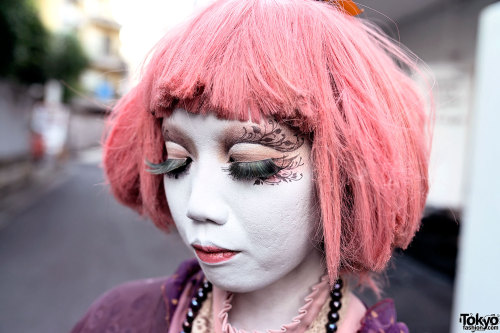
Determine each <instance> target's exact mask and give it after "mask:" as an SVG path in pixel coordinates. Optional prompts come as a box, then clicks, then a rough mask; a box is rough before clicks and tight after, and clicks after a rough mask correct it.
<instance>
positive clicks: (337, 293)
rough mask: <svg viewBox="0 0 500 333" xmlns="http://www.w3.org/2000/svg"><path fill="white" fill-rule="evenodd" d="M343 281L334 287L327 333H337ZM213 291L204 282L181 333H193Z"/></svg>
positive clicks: (338, 281) (331, 294)
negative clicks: (202, 306) (208, 296)
mask: <svg viewBox="0 0 500 333" xmlns="http://www.w3.org/2000/svg"><path fill="white" fill-rule="evenodd" d="M342 286H343V283H342V279H338V280H337V281H336V282H335V284H334V285H333V289H332V291H331V292H330V298H331V300H330V304H329V305H330V311H329V312H328V323H327V324H326V326H325V328H326V332H327V333H333V332H337V328H338V326H337V323H338V321H339V319H340V317H339V310H340V308H341V307H342V303H341V302H340V300H341V299H342V292H341V290H342ZM211 291H212V284H211V283H210V282H208V281H204V282H203V285H202V286H201V287H200V288H199V289H198V292H197V293H196V295H195V296H194V297H193V299H192V300H191V303H189V308H188V311H187V314H186V319H185V320H184V323H183V324H182V331H181V333H191V330H192V328H193V321H194V318H196V315H197V314H198V311H199V310H200V308H201V305H202V304H203V302H204V301H205V300H206V299H207V295H208V293H210V292H211Z"/></svg>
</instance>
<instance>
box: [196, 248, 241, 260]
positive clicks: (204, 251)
mask: <svg viewBox="0 0 500 333" xmlns="http://www.w3.org/2000/svg"><path fill="white" fill-rule="evenodd" d="M192 246H193V248H194V251H195V252H196V255H197V256H198V258H200V260H201V261H203V262H206V263H208V264H216V263H219V262H223V261H226V260H229V259H231V258H232V257H233V256H235V255H236V254H238V253H239V251H231V250H228V249H223V248H220V247H216V246H201V245H196V244H193V245H192Z"/></svg>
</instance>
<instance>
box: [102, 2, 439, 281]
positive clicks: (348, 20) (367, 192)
mask: <svg viewBox="0 0 500 333" xmlns="http://www.w3.org/2000/svg"><path fill="white" fill-rule="evenodd" d="M401 64H402V65H404V67H405V70H402V69H401ZM408 69H410V70H413V71H415V70H417V66H416V65H415V63H414V62H413V60H411V58H410V57H409V56H407V54H406V53H405V52H403V51H402V50H401V49H400V48H399V47H398V46H396V44H395V43H394V42H392V41H391V40H389V38H387V37H385V36H384V35H383V33H381V32H379V31H378V30H377V29H376V28H374V27H373V26H371V25H370V24H368V23H366V22H364V20H363V19H360V18H358V17H352V16H349V15H347V14H346V13H345V12H343V11H342V10H340V9H339V8H337V7H335V6H333V5H331V4H328V3H324V2H318V1H313V0H245V1H242V0H220V1H217V2H215V3H213V4H212V5H210V6H209V7H207V8H206V9H204V10H203V11H201V12H200V13H198V14H197V15H196V16H195V17H193V18H192V19H191V20H189V21H188V22H186V23H184V24H183V25H181V26H179V27H177V28H176V29H174V30H172V31H171V32H170V33H168V34H167V35H166V36H165V37H164V38H163V39H162V40H160V41H159V43H158V44H157V45H156V46H155V48H154V49H153V50H152V52H151V53H150V55H149V57H148V59H147V61H146V62H145V64H144V66H143V71H142V74H141V79H140V82H139V83H138V84H137V85H136V86H135V87H134V88H133V89H132V90H131V91H130V92H129V93H128V94H126V95H125V96H124V97H123V98H122V99H121V100H120V101H119V102H118V103H117V105H116V106H115V108H114V110H113V113H112V116H111V117H110V120H109V123H108V126H109V132H108V135H107V137H106V139H105V143H104V148H105V149H104V168H105V172H106V174H107V179H108V182H109V184H110V186H111V189H112V192H113V194H114V195H115V196H116V197H117V199H118V200H119V201H120V202H121V203H123V204H125V205H127V206H129V207H131V208H132V209H134V210H136V211H137V212H138V213H139V214H141V215H143V216H145V217H149V218H150V219H151V220H152V221H153V222H154V223H155V225H156V226H157V227H158V228H160V229H161V230H164V231H168V230H169V229H170V228H171V227H172V226H173V225H174V222H173V220H172V216H171V214H170V211H169V207H168V204H167V200H166V197H165V193H164V189H163V177H162V176H161V175H152V174H151V173H149V172H148V171H147V169H148V167H147V165H145V160H146V159H147V160H148V161H150V162H153V163H159V162H161V161H163V160H164V158H165V155H166V152H165V148H164V139H163V136H162V133H161V124H162V118H163V117H168V116H169V115H170V114H171V112H172V111H173V110H174V109H175V108H179V107H180V108H184V109H186V110H187V111H188V112H192V113H199V114H206V113H213V114H215V115H216V116H217V117H219V118H221V119H231V120H240V121H247V120H252V121H255V122H259V121H260V120H261V117H266V118H273V119H276V120H277V121H278V122H283V123H286V124H288V125H289V126H292V127H294V128H296V129H298V130H299V131H300V132H302V133H304V134H307V135H308V136H309V137H311V138H312V151H311V158H312V164H313V165H314V175H315V182H316V189H317V196H318V200H319V203H318V207H319V209H320V216H321V223H322V229H323V241H324V244H325V258H326V264H327V268H328V273H329V277H330V281H334V279H335V278H336V277H337V276H338V274H339V272H340V271H343V272H348V273H352V274H353V275H354V276H357V277H359V278H361V280H370V278H369V275H370V274H371V273H372V272H379V271H381V270H383V269H384V268H385V266H386V264H387V262H388V260H389V259H390V257H391V254H392V250H393V249H394V248H396V247H398V248H406V247H407V246H408V244H409V242H410V241H411V239H412V237H413V236H414V234H415V232H416V230H417V229H418V226H419V223H420V218H421V214H422V211H423V208H424V203H425V199H426V196H427V191H428V176H427V167H428V155H429V148H430V134H429V133H430V130H429V126H428V119H429V117H428V116H427V115H428V113H427V111H426V107H425V104H426V102H425V101H424V99H423V97H422V96H421V94H420V92H419V90H418V89H417V87H416V85H415V83H414V82H413V81H412V79H411V78H410V76H409V74H408V73H407V70H408ZM367 277H368V278H367ZM365 278H366V279H365Z"/></svg>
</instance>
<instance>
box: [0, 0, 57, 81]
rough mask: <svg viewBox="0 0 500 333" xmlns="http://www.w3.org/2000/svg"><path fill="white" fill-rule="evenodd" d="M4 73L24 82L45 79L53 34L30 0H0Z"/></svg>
mask: <svg viewBox="0 0 500 333" xmlns="http://www.w3.org/2000/svg"><path fill="white" fill-rule="evenodd" d="M0 31H1V34H2V52H0V75H1V76H5V77H9V78H13V79H15V80H17V81H20V82H22V83H36V82H44V81H45V80H46V79H47V77H46V70H45V68H44V67H45V66H44V63H43V62H44V61H43V59H45V58H46V53H47V42H48V40H49V34H48V32H47V30H46V29H45V27H44V26H43V24H42V22H41V21H40V19H39V18H38V16H37V12H36V8H35V7H34V5H33V3H32V2H31V1H28V0H2V1H0Z"/></svg>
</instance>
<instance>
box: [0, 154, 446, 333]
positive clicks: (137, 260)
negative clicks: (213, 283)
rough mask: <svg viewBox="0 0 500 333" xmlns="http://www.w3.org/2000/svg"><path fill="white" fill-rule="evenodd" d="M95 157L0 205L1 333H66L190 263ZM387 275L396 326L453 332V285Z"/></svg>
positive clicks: (407, 273) (415, 268) (403, 266)
mask: <svg viewBox="0 0 500 333" xmlns="http://www.w3.org/2000/svg"><path fill="white" fill-rule="evenodd" d="M99 155H100V151H99V150H92V149H91V150H87V151H85V152H84V153H81V154H80V155H79V157H78V159H77V160H75V161H73V162H70V163H68V164H67V165H65V166H64V167H61V168H59V170H58V171H56V172H55V173H54V172H52V173H48V174H43V173H41V174H39V175H38V179H36V181H34V182H33V183H32V185H31V186H29V187H27V188H24V189H23V190H22V191H21V192H19V193H16V194H13V196H14V197H11V198H5V199H3V200H2V202H0V207H2V209H1V211H2V216H1V218H0V225H1V226H2V227H1V229H0V267H1V274H0V295H2V297H1V299H0V332H16V333H17V332H20V333H23V332H36V333H45V332H47V333H54V332H68V331H69V330H70V328H71V327H72V325H74V324H75V323H76V321H77V320H78V319H79V318H80V317H81V316H82V315H83V314H84V312H85V310H86V309H87V308H88V306H89V305H90V304H91V302H92V301H93V300H94V299H95V298H96V297H97V296H98V295H100V294H101V293H102V292H104V291H105V290H107V289H109V288H111V287H113V286H115V285H116V284H118V283H120V282H124V281H127V280H133V279H139V278H145V277H154V276H164V275H168V274H171V273H172V272H173V271H174V270H175V268H176V267H177V265H178V264H179V263H180V262H181V261H182V260H185V259H187V258H188V257H190V255H189V252H188V250H187V249H185V247H184V245H183V244H181V241H180V240H179V239H178V237H177V236H176V235H175V234H172V235H163V234H162V233H160V232H159V231H158V230H157V229H155V228H154V227H153V225H152V223H150V222H149V221H142V220H141V219H140V218H138V217H137V216H136V214H135V213H134V212H132V211H131V210H128V209H127V208H124V207H122V206H120V205H119V204H118V203H117V202H115V200H114V199H113V198H112V196H111V195H110V194H109V193H108V189H107V187H106V186H105V185H104V184H103V177H102V172H101V169H100V168H99V167H98V163H99V158H98V157H99ZM12 202H16V203H17V205H9V203H12ZM20 203H21V204H20ZM7 206H8V207H7ZM391 266H392V268H391V269H390V270H389V272H388V273H387V277H388V280H389V283H390V285H389V287H388V288H386V289H385V291H386V292H385V293H384V295H383V297H392V298H394V299H395V302H396V306H397V309H398V320H400V321H404V322H406V323H407V324H408V326H409V327H410V330H411V331H412V332H447V331H449V322H450V318H449V316H450V311H451V300H452V282H451V281H450V280H449V279H447V278H445V277H443V276H442V275H440V274H438V273H435V272H434V271H432V270H430V269H428V268H426V267H424V266H423V265H422V264H420V263H417V262H416V261H414V260H413V259H411V258H408V257H405V256H401V255H398V256H396V261H395V262H393V263H392V265H391ZM409 286H412V288H409ZM361 297H362V299H363V300H365V301H366V302H367V303H368V304H373V302H374V301H375V298H374V297H373V295H371V293H369V292H367V293H366V295H361Z"/></svg>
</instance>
